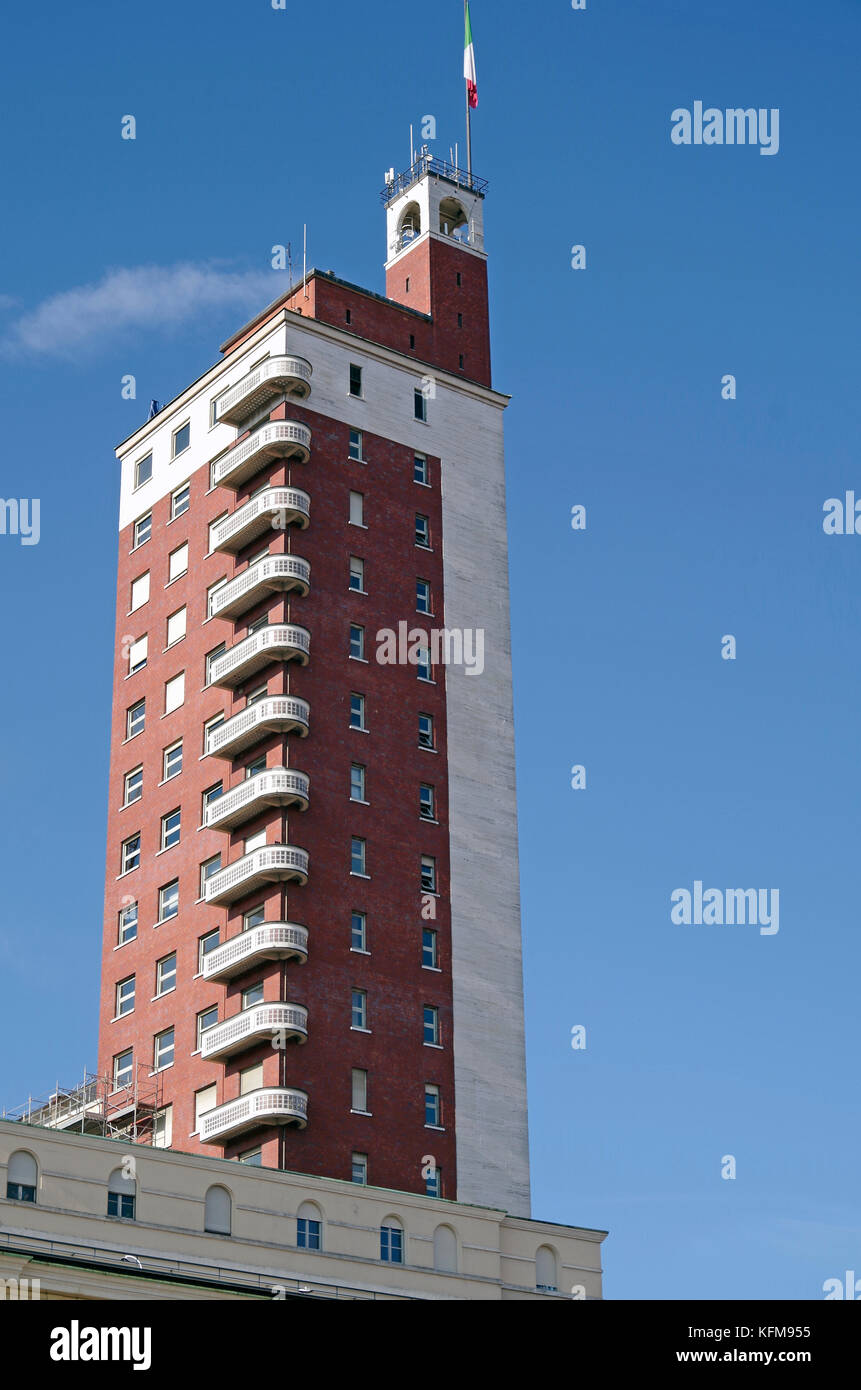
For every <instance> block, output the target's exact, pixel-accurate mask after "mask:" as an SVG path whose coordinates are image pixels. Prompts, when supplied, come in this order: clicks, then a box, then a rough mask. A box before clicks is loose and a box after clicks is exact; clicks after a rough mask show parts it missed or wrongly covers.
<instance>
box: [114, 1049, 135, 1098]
mask: <svg viewBox="0 0 861 1390" xmlns="http://www.w3.org/2000/svg"><path fill="white" fill-rule="evenodd" d="M133 1076H134V1054H133V1052H132V1049H131V1048H129V1050H128V1051H127V1052H120V1053H119V1054H118V1056H116V1057H115V1058H114V1090H115V1091H119V1090H121V1089H122V1087H123V1086H130V1085H131V1084H132V1077H133Z"/></svg>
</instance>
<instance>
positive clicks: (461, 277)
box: [457, 271, 463, 286]
mask: <svg viewBox="0 0 861 1390" xmlns="http://www.w3.org/2000/svg"><path fill="white" fill-rule="evenodd" d="M457 283H458V285H459V286H460V285H462V284H463V275H462V274H461V272H460V271H458V272H457Z"/></svg>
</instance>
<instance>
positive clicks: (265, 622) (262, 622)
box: [246, 613, 269, 637]
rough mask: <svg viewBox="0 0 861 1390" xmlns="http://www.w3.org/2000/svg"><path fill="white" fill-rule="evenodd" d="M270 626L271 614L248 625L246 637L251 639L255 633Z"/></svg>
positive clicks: (264, 615)
mask: <svg viewBox="0 0 861 1390" xmlns="http://www.w3.org/2000/svg"><path fill="white" fill-rule="evenodd" d="M268 626H269V614H268V613H264V614H263V616H262V618H255V619H254V622H253V623H249V624H248V628H247V631H246V636H247V637H251V636H253V634H254V633H255V632H259V631H260V629H261V628H262V627H268Z"/></svg>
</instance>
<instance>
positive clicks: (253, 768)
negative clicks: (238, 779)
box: [244, 753, 266, 782]
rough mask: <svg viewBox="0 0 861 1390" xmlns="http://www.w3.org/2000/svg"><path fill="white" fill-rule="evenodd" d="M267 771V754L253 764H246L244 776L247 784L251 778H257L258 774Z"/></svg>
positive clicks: (256, 759)
mask: <svg viewBox="0 0 861 1390" xmlns="http://www.w3.org/2000/svg"><path fill="white" fill-rule="evenodd" d="M265 771H266V754H265V753H264V754H262V756H261V757H259V758H255V759H254V762H253V763H246V764H245V773H244V775H245V780H246V782H247V781H248V778H249V777H256V776H257V774H258V772H265Z"/></svg>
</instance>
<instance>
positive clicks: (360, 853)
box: [350, 836, 368, 878]
mask: <svg viewBox="0 0 861 1390" xmlns="http://www.w3.org/2000/svg"><path fill="white" fill-rule="evenodd" d="M366 848H367V844H366V841H365V840H359V839H357V838H356V837H355V836H354V837H353V839H352V841H351V842H350V873H351V874H360V875H361V877H362V878H367V877H368V875H367V874H366V872H365V863H366V854H365V850H366Z"/></svg>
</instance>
